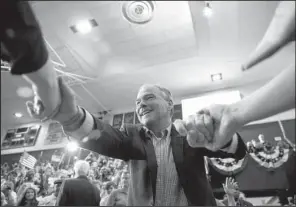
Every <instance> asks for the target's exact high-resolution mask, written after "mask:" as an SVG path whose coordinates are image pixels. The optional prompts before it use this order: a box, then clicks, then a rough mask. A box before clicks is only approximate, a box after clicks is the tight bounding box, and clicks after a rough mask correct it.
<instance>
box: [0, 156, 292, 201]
mask: <svg viewBox="0 0 296 207" xmlns="http://www.w3.org/2000/svg"><path fill="white" fill-rule="evenodd" d="M82 176H85V177H87V179H86V181H85V182H88V183H90V184H89V185H93V186H95V187H96V188H97V193H98V195H97V198H98V199H97V201H96V199H95V198H90V197H89V194H87V193H86V194H85V195H81V194H80V195H79V197H77V198H78V199H80V201H81V202H85V200H89V201H90V202H92V203H90V204H89V205H92V204H94V205H96V202H97V206H127V195H128V188H129V178H130V177H129V169H128V165H127V163H126V162H124V161H122V160H119V159H113V158H110V157H105V156H98V157H97V156H96V155H95V154H93V153H90V154H89V155H88V156H87V157H86V158H85V159H84V160H75V163H74V165H72V166H63V167H62V168H60V169H58V168H57V166H56V165H54V164H53V163H50V162H49V161H47V162H39V163H37V164H36V166H35V168H34V169H28V168H26V167H24V166H22V165H21V164H19V163H14V164H13V165H11V166H9V165H8V164H5V163H4V164H2V165H1V206H63V205H69V204H70V203H69V202H70V201H69V198H64V197H65V196H64V194H66V192H65V191H66V188H65V185H66V184H63V182H65V180H71V179H72V180H73V178H77V177H78V178H79V177H80V178H81V177H82ZM62 185H64V186H63V187H61V186H62ZM82 185H83V184H82ZM76 187H77V188H79V187H81V185H79V184H77V186H76ZM223 189H224V192H225V195H224V197H223V199H222V200H219V199H216V203H217V205H218V206H229V205H231V206H253V204H252V203H250V202H249V201H247V199H246V196H245V194H244V193H243V192H241V191H240V189H239V185H238V183H237V182H236V181H235V180H234V178H231V177H227V178H226V181H225V183H224V184H223ZM84 198H85V200H84ZM70 199H71V200H73V197H72V198H70ZM274 203H275V202H271V204H274ZM276 203H277V204H281V205H283V206H295V198H288V197H286V196H281V195H279V196H277V202H276ZM94 205H92V206H94Z"/></svg>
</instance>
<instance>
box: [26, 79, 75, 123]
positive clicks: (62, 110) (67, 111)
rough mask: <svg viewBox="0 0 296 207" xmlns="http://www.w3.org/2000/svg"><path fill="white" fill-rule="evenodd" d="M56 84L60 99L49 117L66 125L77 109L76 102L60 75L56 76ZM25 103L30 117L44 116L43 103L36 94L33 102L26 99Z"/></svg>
mask: <svg viewBox="0 0 296 207" xmlns="http://www.w3.org/2000/svg"><path fill="white" fill-rule="evenodd" d="M58 84H59V89H60V94H61V100H62V101H61V104H60V106H59V107H58V109H57V110H58V111H57V113H56V114H55V116H54V117H52V118H51V119H52V120H55V121H58V122H60V123H61V124H62V125H67V123H68V122H70V121H71V119H72V118H73V117H75V115H76V114H77V113H78V111H79V110H78V107H77V104H76V100H75V94H74V91H73V90H72V89H71V88H69V87H68V86H67V85H66V84H65V82H64V80H63V79H62V78H61V77H59V78H58ZM26 104H27V110H28V113H29V114H30V116H31V117H33V118H35V119H40V120H42V119H44V118H45V117H44V113H43V112H44V109H45V108H44V104H43V102H42V100H41V99H40V98H39V96H38V94H35V97H34V103H33V102H31V101H28V102H27V103H26Z"/></svg>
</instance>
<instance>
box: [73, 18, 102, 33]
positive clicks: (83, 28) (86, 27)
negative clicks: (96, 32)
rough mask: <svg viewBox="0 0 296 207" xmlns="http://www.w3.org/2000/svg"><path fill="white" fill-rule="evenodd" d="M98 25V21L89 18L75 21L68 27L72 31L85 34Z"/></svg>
mask: <svg viewBox="0 0 296 207" xmlns="http://www.w3.org/2000/svg"><path fill="white" fill-rule="evenodd" d="M96 26H98V23H97V22H96V20H94V19H91V20H81V21H79V22H77V24H75V25H73V26H71V27H70V29H71V30H72V31H73V32H74V33H77V32H79V33H81V34H87V33H90V32H91V30H92V28H93V27H96Z"/></svg>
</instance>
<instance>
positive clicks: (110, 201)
mask: <svg viewBox="0 0 296 207" xmlns="http://www.w3.org/2000/svg"><path fill="white" fill-rule="evenodd" d="M114 204H115V191H113V192H112V193H111V194H110V196H109V197H108V200H107V204H106V206H114Z"/></svg>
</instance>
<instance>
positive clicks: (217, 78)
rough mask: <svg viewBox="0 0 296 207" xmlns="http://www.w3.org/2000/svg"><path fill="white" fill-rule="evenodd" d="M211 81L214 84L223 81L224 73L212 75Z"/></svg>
mask: <svg viewBox="0 0 296 207" xmlns="http://www.w3.org/2000/svg"><path fill="white" fill-rule="evenodd" d="M211 79H212V81H213V82H214V81H219V80H222V73H217V74H213V75H211Z"/></svg>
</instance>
